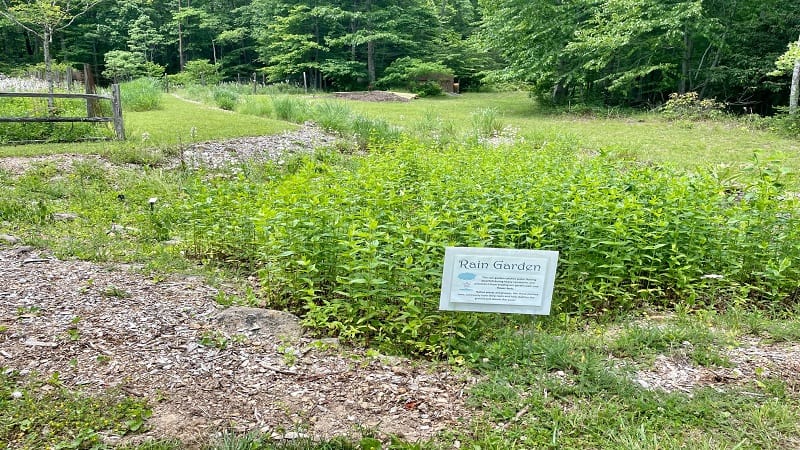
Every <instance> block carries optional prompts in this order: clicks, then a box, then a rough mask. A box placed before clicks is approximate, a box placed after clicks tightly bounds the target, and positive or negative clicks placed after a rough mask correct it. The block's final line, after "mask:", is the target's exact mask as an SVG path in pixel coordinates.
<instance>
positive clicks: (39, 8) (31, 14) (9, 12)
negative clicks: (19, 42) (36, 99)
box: [0, 0, 103, 110]
mask: <svg viewBox="0 0 800 450" xmlns="http://www.w3.org/2000/svg"><path fill="white" fill-rule="evenodd" d="M102 1H103V0H28V1H25V0H0V6H2V7H3V9H2V10H0V15H2V16H3V17H5V18H7V19H8V20H11V21H12V22H14V23H16V24H17V25H19V26H21V27H22V28H24V29H25V30H27V31H29V32H30V33H32V34H34V35H35V36H36V37H38V38H39V40H41V42H42V49H43V52H44V66H45V79H46V80H47V85H48V91H49V92H50V94H52V93H53V90H54V89H53V70H52V67H53V66H52V64H53V61H52V57H51V55H50V44H51V43H52V41H53V35H54V34H55V33H57V32H60V31H62V30H64V29H65V28H67V27H69V26H70V25H72V23H73V22H75V20H76V19H77V18H78V17H80V16H82V15H83V14H86V12H88V11H89V10H90V9H91V8H93V7H94V6H95V5H97V4H99V3H100V2H102ZM47 104H48V107H49V108H50V109H51V110H52V109H53V98H52V97H50V98H48V103H47Z"/></svg>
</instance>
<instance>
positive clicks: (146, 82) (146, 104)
mask: <svg viewBox="0 0 800 450" xmlns="http://www.w3.org/2000/svg"><path fill="white" fill-rule="evenodd" d="M161 94H162V85H161V81H160V80H158V79H155V78H138V79H136V80H133V81H129V82H127V83H122V84H121V85H120V95H122V108H123V110H125V111H152V110H156V109H161V108H163V102H162V99H161Z"/></svg>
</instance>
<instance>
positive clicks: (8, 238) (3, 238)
mask: <svg viewBox="0 0 800 450" xmlns="http://www.w3.org/2000/svg"><path fill="white" fill-rule="evenodd" d="M0 242H5V243H7V244H11V245H14V244H19V243H20V242H22V239H20V238H18V237H16V236H12V235H10V234H0Z"/></svg>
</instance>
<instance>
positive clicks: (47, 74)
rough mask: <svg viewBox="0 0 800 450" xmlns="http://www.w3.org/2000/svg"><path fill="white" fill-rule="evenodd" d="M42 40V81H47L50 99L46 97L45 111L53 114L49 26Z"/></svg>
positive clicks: (51, 35)
mask: <svg viewBox="0 0 800 450" xmlns="http://www.w3.org/2000/svg"><path fill="white" fill-rule="evenodd" d="M43 37H44V39H42V51H43V52H44V79H45V80H46V81H47V92H48V93H49V94H50V97H47V110H48V111H49V112H50V114H53V112H54V109H55V105H54V104H53V97H52V95H53V93H54V92H55V87H54V85H53V59H52V57H51V56H50V41H51V39H52V38H53V30H52V29H51V28H50V25H45V26H44V34H43Z"/></svg>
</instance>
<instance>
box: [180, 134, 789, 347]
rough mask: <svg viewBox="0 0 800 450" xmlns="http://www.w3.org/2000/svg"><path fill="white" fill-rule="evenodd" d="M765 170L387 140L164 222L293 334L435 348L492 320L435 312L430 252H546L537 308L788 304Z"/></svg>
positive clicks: (232, 190)
mask: <svg viewBox="0 0 800 450" xmlns="http://www.w3.org/2000/svg"><path fill="white" fill-rule="evenodd" d="M770 173H772V172H770V171H764V173H763V174H761V175H760V176H758V177H755V180H756V181H754V182H753V183H752V184H750V185H746V186H739V187H736V188H735V189H734V188H732V187H731V186H727V185H726V184H725V183H722V182H720V181H719V180H718V179H716V178H715V177H714V176H713V174H711V173H707V172H680V171H677V170H672V169H667V168H661V167H655V166H646V165H631V164H630V163H627V162H621V161H618V160H611V159H606V158H605V157H603V156H599V157H595V158H591V159H586V158H580V157H578V156H577V152H575V151H574V150H573V148H572V147H570V146H567V145H565V144H561V143H551V144H548V145H547V146H545V147H544V148H531V147H528V146H521V145H519V146H515V147H506V148H502V149H494V148H485V147H482V146H480V145H469V146H462V147H459V148H450V147H448V148H445V149H442V150H439V151H433V152H432V151H430V149H429V148H428V147H427V146H426V145H423V144H420V143H418V142H413V141H400V142H394V143H384V144H383V145H381V146H379V147H378V148H376V149H375V151H374V152H372V153H370V154H368V155H365V156H364V157H363V158H359V159H358V160H350V161H349V162H348V163H347V164H339V163H338V162H336V160H330V159H325V158H308V159H306V160H304V161H301V163H300V164H296V165H295V166H294V168H293V171H292V172H291V173H285V174H284V175H283V176H282V177H279V178H278V179H275V181H274V182H272V183H268V184H263V183H259V184H256V183H252V182H249V181H248V180H247V179H246V178H242V179H236V180H222V179H219V180H213V181H212V182H210V183H209V182H206V181H204V182H199V183H197V184H196V185H193V186H188V187H187V191H186V192H187V200H186V203H185V204H184V205H183V206H182V213H181V214H180V215H179V216H180V217H177V218H176V219H175V223H179V224H181V226H184V227H186V229H185V230H184V233H185V234H186V240H185V242H187V245H190V246H192V247H193V248H194V251H195V254H196V255H197V256H198V257H201V258H217V259H220V260H221V261H225V260H226V259H229V258H232V257H235V258H240V259H242V260H243V261H242V262H244V263H246V264H247V265H248V266H249V267H251V268H252V269H253V270H255V271H257V272H258V274H259V276H260V278H261V280H262V284H263V292H262V295H263V297H264V299H265V301H266V302H267V303H269V304H270V305H273V306H279V307H285V308H289V309H292V310H294V311H296V312H298V313H300V314H302V315H303V316H304V320H305V323H306V325H308V326H310V327H313V328H316V329H318V330H321V332H325V333H331V334H336V335H339V336H341V337H342V338H345V339H352V340H358V341H362V342H367V341H368V342H371V343H373V344H375V345H378V346H380V347H383V348H386V349H390V350H393V351H403V352H411V353H424V354H433V355H440V354H443V353H451V352H456V351H466V348H465V347H466V346H468V343H469V342H471V341H475V340H478V339H480V338H481V336H484V335H486V334H491V333H492V331H491V330H492V329H493V328H495V325H496V323H495V321H497V320H501V319H499V318H497V317H496V316H493V315H477V314H458V315H456V314H450V313H442V312H440V311H438V298H439V288H440V280H441V270H442V260H443V255H444V248H445V247H447V246H473V247H500V248H522V249H526V248H532V249H549V250H558V251H559V252H560V255H561V257H560V261H559V267H558V277H557V280H556V287H555V294H554V305H553V314H559V313H562V314H568V315H570V314H612V315H613V314H623V313H625V312H628V311H631V310H633V309H635V308H638V307H642V306H645V305H646V306H655V307H661V308H667V309H678V308H684V309H685V308H694V307H699V306H704V307H714V308H720V309H724V308H726V307H727V306H729V305H732V304H737V305H746V306H749V307H754V308H755V307H757V308H762V309H768V310H781V309H785V308H788V307H790V306H791V305H792V304H793V302H796V300H797V296H798V281H797V280H798V279H800V262H799V261H800V223H799V222H800V220H799V219H798V218H799V217H800V216H799V215H798V201H797V200H796V199H794V197H790V196H784V195H783V194H782V193H781V191H780V183H779V180H776V179H775V178H774V177H772V176H770V175H769V174H770Z"/></svg>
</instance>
